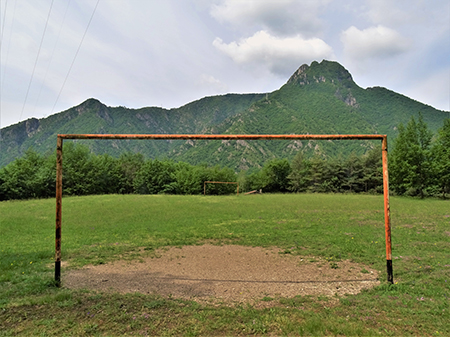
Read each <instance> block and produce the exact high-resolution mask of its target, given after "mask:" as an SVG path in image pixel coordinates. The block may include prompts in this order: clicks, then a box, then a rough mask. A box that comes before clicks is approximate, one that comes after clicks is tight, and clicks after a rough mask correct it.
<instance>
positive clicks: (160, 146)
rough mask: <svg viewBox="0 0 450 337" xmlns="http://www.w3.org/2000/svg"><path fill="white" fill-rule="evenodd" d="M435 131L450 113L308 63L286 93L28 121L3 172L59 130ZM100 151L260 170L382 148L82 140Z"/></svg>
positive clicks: (10, 132) (89, 105)
mask: <svg viewBox="0 0 450 337" xmlns="http://www.w3.org/2000/svg"><path fill="white" fill-rule="evenodd" d="M419 113H421V114H422V116H423V121H424V122H425V123H426V124H427V125H428V127H429V128H430V130H431V131H432V132H436V131H437V129H438V128H440V127H441V126H442V125H443V121H444V119H445V118H446V117H448V112H445V111H439V110H436V109H434V108H432V107H430V106H427V105H424V104H422V103H419V102H417V101H414V100H412V99H410V98H408V97H405V96H403V95H400V94H397V93H395V92H392V91H390V90H388V89H385V88H380V87H376V88H367V89H363V88H361V87H359V86H358V85H357V84H356V83H355V82H354V81H353V79H352V76H351V74H350V73H349V72H348V71H347V70H346V69H345V68H344V67H343V66H341V65H340V64H338V63H336V62H330V61H322V62H321V63H318V62H313V63H312V64H311V65H310V66H308V65H302V66H301V67H300V68H299V69H298V70H297V71H296V72H295V73H294V74H293V75H292V76H291V77H290V79H289V80H288V81H287V83H286V84H285V85H284V86H282V87H281V88H280V89H279V90H276V91H274V92H272V93H266V94H228V95H224V96H213V97H205V98H203V99H200V100H198V101H195V102H192V103H189V104H186V105H184V106H182V107H180V108H176V109H170V110H168V109H163V108H157V107H147V108H141V109H128V108H125V107H108V106H106V105H104V104H103V103H101V102H99V101H98V100H96V99H88V100H87V101H85V102H83V103H82V104H80V105H79V106H76V107H73V108H71V109H69V110H66V111H63V112H60V113H58V114H55V115H52V116H49V117H47V118H44V119H40V120H38V119H29V120H27V121H24V122H21V123H19V124H16V125H12V126H9V127H6V128H4V129H2V130H1V135H2V137H1V139H0V167H1V166H4V165H6V164H8V163H9V162H11V161H13V160H14V159H16V158H18V157H20V156H22V155H23V154H24V153H25V152H26V151H27V150H28V149H30V148H32V149H33V150H34V151H36V152H37V153H39V154H45V153H51V152H53V151H54V149H55V146H56V135H57V134H58V133H60V134H62V133H70V134H74V133H112V134H190V133H196V134H307V133H309V134H373V133H378V134H387V135H388V139H389V141H390V142H391V141H392V140H393V139H394V138H395V137H396V136H397V134H398V131H397V127H398V125H399V124H401V123H403V124H406V123H408V121H409V120H410V118H411V117H412V116H414V117H416V118H417V117H418V115H419ZM79 142H80V143H84V144H86V146H87V147H88V148H89V150H90V151H91V152H93V153H96V154H110V155H112V156H114V157H118V156H119V155H120V154H121V153H126V152H131V153H141V154H143V155H144V157H145V158H160V159H162V158H167V159H173V160H175V161H185V162H187V163H190V164H192V165H196V164H199V163H208V164H209V165H221V166H227V167H230V168H232V169H234V170H236V171H237V170H247V169H254V168H261V167H262V166H263V164H264V163H265V162H266V161H267V160H270V159H276V158H286V159H288V160H292V159H293V158H294V156H295V155H296V154H297V153H298V152H301V153H303V154H304V155H305V157H306V158H309V157H312V156H314V155H318V156H322V157H336V156H338V155H340V154H341V155H347V154H350V153H352V152H354V153H355V154H357V155H362V154H364V153H365V152H367V151H368V150H370V149H372V148H374V147H377V146H378V144H377V143H376V142H375V143H374V142H366V141H345V142H343V141H334V142H333V141H308V142H300V141H254V142H245V141H191V140H186V141H163V140H157V141H131V140H127V141H118V140H112V141H111V140H109V141H79Z"/></svg>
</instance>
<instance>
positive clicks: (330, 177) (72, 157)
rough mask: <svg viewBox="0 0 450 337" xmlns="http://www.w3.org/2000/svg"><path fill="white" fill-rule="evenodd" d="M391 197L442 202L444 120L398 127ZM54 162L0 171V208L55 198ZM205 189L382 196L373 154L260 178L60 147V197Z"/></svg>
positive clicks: (316, 160) (20, 163)
mask: <svg viewBox="0 0 450 337" xmlns="http://www.w3.org/2000/svg"><path fill="white" fill-rule="evenodd" d="M389 173H390V190H391V193H393V194H396V195H408V196H420V197H422V198H423V197H426V196H441V197H443V198H445V197H446V194H448V193H450V119H447V120H445V121H444V125H443V127H442V128H441V129H439V131H438V132H437V133H436V134H433V133H432V132H431V131H430V130H429V129H428V127H427V125H426V124H425V123H424V121H423V119H422V116H421V115H419V118H418V120H416V119H415V118H414V117H412V118H411V120H410V121H409V122H408V124H407V125H406V126H403V125H399V127H398V137H397V138H396V140H395V142H394V145H393V147H392V149H390V153H389ZM55 175H56V170H55V154H54V153H53V154H47V155H40V154H38V153H37V152H35V151H33V150H32V149H30V150H28V151H27V152H26V153H25V155H24V156H22V157H20V158H18V159H16V160H15V161H13V162H11V163H10V164H8V165H7V166H5V167H3V168H1V169H0V200H13V199H30V198H48V197H53V196H54V195H55V180H56V177H55ZM205 181H222V182H238V183H239V186H240V191H241V192H245V191H252V190H260V189H261V190H262V191H263V192H269V193H270V192H282V193H287V192H321V193H329V192H332V193H381V192H382V170H381V151H380V149H379V148H376V149H373V150H370V151H368V152H367V153H366V154H364V155H356V154H351V155H349V156H347V157H345V158H343V157H334V158H329V157H328V158H326V157H324V156H323V155H322V154H317V155H314V156H311V157H308V158H306V157H305V156H304V154H303V153H302V152H298V153H297V155H296V156H295V158H294V159H293V160H292V161H291V162H290V161H288V160H287V159H272V160H270V161H267V162H266V163H265V165H264V166H263V167H262V168H261V169H260V170H256V171H255V170H254V171H252V172H245V171H241V172H238V173H236V172H235V171H233V170H232V169H230V168H227V167H220V166H209V165H207V164H200V165H191V164H188V163H185V162H175V161H173V160H169V159H146V158H144V156H143V155H142V154H139V153H138V154H136V153H125V154H122V155H120V156H119V157H118V158H115V157H112V156H110V155H108V154H102V155H96V154H93V153H91V152H90V150H89V148H88V147H86V146H85V145H80V144H76V143H70V142H68V143H66V144H65V145H64V172H63V194H64V195H66V196H69V195H89V194H112V193H114V194H130V193H137V194H158V193H165V194H202V193H203V192H204V182H205ZM229 193H236V185H232V184H207V185H206V194H214V195H220V194H229Z"/></svg>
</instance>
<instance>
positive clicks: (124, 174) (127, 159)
mask: <svg viewBox="0 0 450 337" xmlns="http://www.w3.org/2000/svg"><path fill="white" fill-rule="evenodd" d="M144 162H145V160H144V156H143V155H142V154H141V153H131V152H127V153H123V154H121V155H120V157H119V159H118V161H117V165H118V167H119V170H120V172H121V182H120V190H119V193H122V194H131V193H133V192H134V180H135V179H136V175H137V173H138V172H139V170H140V169H141V167H142V165H144Z"/></svg>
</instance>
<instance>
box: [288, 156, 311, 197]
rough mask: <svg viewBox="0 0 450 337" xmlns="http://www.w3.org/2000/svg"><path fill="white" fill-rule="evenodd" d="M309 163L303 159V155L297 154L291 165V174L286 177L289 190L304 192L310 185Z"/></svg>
mask: <svg viewBox="0 0 450 337" xmlns="http://www.w3.org/2000/svg"><path fill="white" fill-rule="evenodd" d="M310 170H311V167H310V163H309V161H307V160H305V159H304V156H303V153H302V152H300V151H299V152H298V153H297V154H296V155H295V157H294V159H293V160H292V164H291V173H290V174H289V175H288V180H289V190H291V191H293V192H305V191H306V190H307V189H308V186H309V184H310V183H311V175H310Z"/></svg>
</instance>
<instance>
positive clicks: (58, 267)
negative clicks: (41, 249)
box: [55, 261, 61, 287]
mask: <svg viewBox="0 0 450 337" xmlns="http://www.w3.org/2000/svg"><path fill="white" fill-rule="evenodd" d="M55 284H56V286H57V287H60V286H61V261H55Z"/></svg>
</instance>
